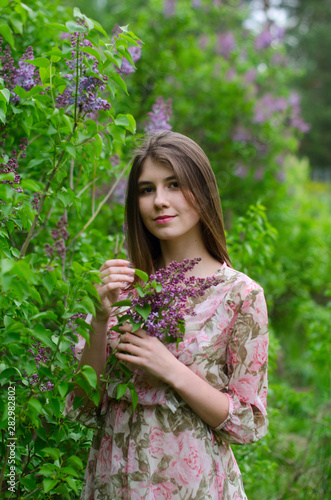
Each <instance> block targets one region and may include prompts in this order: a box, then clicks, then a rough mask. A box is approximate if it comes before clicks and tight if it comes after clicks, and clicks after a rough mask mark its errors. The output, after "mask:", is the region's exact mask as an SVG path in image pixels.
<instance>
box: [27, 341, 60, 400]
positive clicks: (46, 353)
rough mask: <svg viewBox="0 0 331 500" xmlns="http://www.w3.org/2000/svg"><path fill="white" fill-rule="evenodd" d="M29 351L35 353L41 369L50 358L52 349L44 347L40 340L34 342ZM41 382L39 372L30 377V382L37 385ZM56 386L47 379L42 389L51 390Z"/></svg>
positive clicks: (37, 363)
mask: <svg viewBox="0 0 331 500" xmlns="http://www.w3.org/2000/svg"><path fill="white" fill-rule="evenodd" d="M28 352H29V353H31V354H33V356H34V359H35V362H36V365H37V370H39V368H40V366H41V365H42V364H47V363H48V362H49V360H50V355H51V351H50V349H49V348H48V347H42V346H41V344H40V342H39V341H37V342H36V344H32V349H28ZM38 382H39V376H38V374H37V373H34V374H33V375H31V377H30V384H31V385H36V384H37V383H38ZM53 387H54V384H53V383H52V382H50V381H49V380H47V379H46V382H45V383H44V384H42V385H41V387H40V390H41V391H43V392H46V391H51V390H52V389H53Z"/></svg>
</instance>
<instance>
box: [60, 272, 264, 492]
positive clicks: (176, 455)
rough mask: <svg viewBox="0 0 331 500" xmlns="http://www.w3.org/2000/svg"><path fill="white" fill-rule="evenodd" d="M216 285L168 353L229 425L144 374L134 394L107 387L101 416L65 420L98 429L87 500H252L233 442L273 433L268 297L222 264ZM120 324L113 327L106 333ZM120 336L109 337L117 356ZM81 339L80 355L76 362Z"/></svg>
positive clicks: (76, 414) (90, 413)
mask: <svg viewBox="0 0 331 500" xmlns="http://www.w3.org/2000/svg"><path fill="white" fill-rule="evenodd" d="M216 275H217V276H219V277H220V284H219V285H217V286H215V287H212V288H210V289H209V290H207V292H206V293H205V295H204V296H203V297H200V298H198V299H191V300H192V308H194V311H195V313H196V315H194V316H191V315H188V316H187V317H186V328H185V336H184V339H183V341H181V342H180V343H179V345H178V348H176V344H167V347H168V348H169V350H170V351H171V352H172V353H173V355H174V356H176V357H177V358H178V359H179V361H181V362H182V363H184V364H185V365H187V366H188V367H190V369H191V370H193V371H194V372H195V373H196V374H197V375H199V376H200V377H201V378H203V379H204V380H206V381H207V382H208V383H209V384H210V385H212V386H213V387H215V388H217V389H218V390H220V391H222V392H223V393H225V394H226V395H227V397H228V399H229V414H228V417H227V418H226V420H225V421H224V422H222V424H221V425H219V426H218V427H217V428H211V427H210V426H208V425H207V424H206V423H205V422H204V421H203V420H201V419H200V418H199V417H198V416H197V415H196V414H195V413H194V412H193V411H192V410H191V408H190V407H189V406H188V405H187V404H186V403H185V402H184V401H183V400H182V399H181V398H180V397H179V395H177V394H176V393H175V391H174V390H173V389H172V388H171V387H169V386H167V385H166V384H164V383H160V382H159V381H158V380H156V379H155V378H153V377H152V376H150V375H148V374H146V372H145V373H144V372H143V371H142V370H141V369H135V370H134V373H133V382H134V384H135V387H136V390H137V393H138V397H139V401H138V405H137V407H136V409H135V411H134V412H133V409H132V404H131V402H130V400H131V397H130V393H129V392H128V393H127V394H125V395H124V397H123V398H122V399H121V400H117V399H116V384H112V385H110V386H109V387H108V390H107V392H106V393H105V395H104V398H103V402H102V405H101V407H100V408H99V409H98V410H96V409H85V410H81V409H77V410H73V406H72V403H73V399H74V394H73V393H71V394H69V395H68V396H67V400H66V409H65V413H66V414H67V416H68V417H69V418H71V419H74V420H78V421H80V422H81V423H83V424H85V425H87V426H89V427H95V428H96V430H95V434H94V439H93V443H92V448H91V451H90V455H89V459H88V464H87V468H86V473H85V480H84V485H83V490H82V495H81V498H82V499H84V500H113V499H116V498H118V499H128V500H141V499H145V500H165V499H169V500H172V499H176V500H177V499H178V500H207V499H210V500H216V499H220V500H221V499H224V500H234V499H246V498H247V497H246V495H245V492H244V488H243V484H242V480H241V474H240V470H239V468H238V466H237V463H236V460H235V458H234V455H233V453H232V450H231V447H230V443H235V444H243V443H252V442H255V441H258V440H259V439H261V438H262V437H263V436H264V435H265V434H266V432H267V427H268V420H267V414H266V397H267V350H268V327H267V309H266V303H265V299H264V295H263V290H262V288H261V287H260V286H259V285H258V284H256V283H255V282H254V281H253V280H251V279H250V278H249V277H248V276H246V275H245V274H243V273H240V272H238V271H235V270H234V269H231V268H230V267H228V266H227V265H226V264H223V265H222V267H221V268H220V269H219V270H218V271H217V272H216ZM113 324H114V319H113V320H111V322H110V328H111V326H112V325H113ZM118 335H119V334H118V333H116V332H113V331H111V330H110V331H109V333H108V338H109V341H108V343H109V346H110V348H111V349H112V348H114V347H115V346H116V344H117V342H118ZM83 346H84V342H83V339H82V340H81V341H80V342H79V344H78V345H77V346H76V351H77V354H78V356H79V353H80V352H81V351H82V349H83Z"/></svg>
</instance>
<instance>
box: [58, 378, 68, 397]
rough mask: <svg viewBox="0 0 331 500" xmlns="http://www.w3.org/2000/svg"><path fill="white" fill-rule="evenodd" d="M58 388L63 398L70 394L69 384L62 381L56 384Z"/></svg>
mask: <svg viewBox="0 0 331 500" xmlns="http://www.w3.org/2000/svg"><path fill="white" fill-rule="evenodd" d="M56 388H57V390H58V391H59V394H60V396H61V398H64V397H65V396H66V395H67V394H68V390H69V384H68V383H67V382H63V381H62V382H60V383H59V384H57V385H56Z"/></svg>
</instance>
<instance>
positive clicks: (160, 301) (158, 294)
mask: <svg viewBox="0 0 331 500" xmlns="http://www.w3.org/2000/svg"><path fill="white" fill-rule="evenodd" d="M200 260H201V259H200V258H195V259H185V260H184V261H183V262H176V261H174V262H171V263H170V264H169V265H168V266H167V267H166V268H165V269H160V270H159V271H157V272H156V273H155V274H152V275H151V276H150V278H149V282H148V283H147V284H146V285H145V286H144V288H143V290H144V296H143V297H142V296H141V294H140V295H138V296H136V297H134V298H133V299H132V300H131V306H130V307H129V308H128V309H126V310H125V311H124V314H125V316H126V315H129V316H131V318H132V321H133V322H134V323H141V322H142V316H141V315H140V314H139V309H140V308H143V307H146V306H147V307H149V309H150V312H149V315H148V317H147V319H145V320H144V321H143V324H142V328H144V329H145V330H146V331H147V332H148V333H149V334H150V335H152V336H154V337H157V338H159V339H160V340H162V341H168V342H169V341H170V342H173V341H175V340H181V339H182V338H183V335H184V325H185V315H188V314H190V315H193V316H194V315H195V312H194V310H193V309H192V305H191V304H190V301H189V299H191V298H197V297H202V296H203V295H204V294H205V292H206V291H207V290H208V289H209V288H210V287H212V286H217V285H218V284H219V283H220V281H221V280H220V278H219V277H217V276H214V277H210V278H206V279H202V278H196V277H195V276H190V277H188V278H186V277H185V274H186V273H187V272H189V271H191V270H192V269H193V267H194V266H195V265H196V264H197V263H198V262H199V261H200ZM138 286H139V285H138ZM140 289H141V287H140ZM147 292H148V293H147Z"/></svg>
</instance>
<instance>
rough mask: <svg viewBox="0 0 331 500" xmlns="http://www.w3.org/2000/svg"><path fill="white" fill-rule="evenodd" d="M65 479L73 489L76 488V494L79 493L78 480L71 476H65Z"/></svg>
mask: <svg viewBox="0 0 331 500" xmlns="http://www.w3.org/2000/svg"><path fill="white" fill-rule="evenodd" d="M64 480H65V481H66V482H67V483H68V485H69V486H70V488H71V489H72V490H74V492H75V493H76V495H78V487H77V483H76V481H75V480H74V479H73V478H72V477H71V476H67V477H65V478H64Z"/></svg>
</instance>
